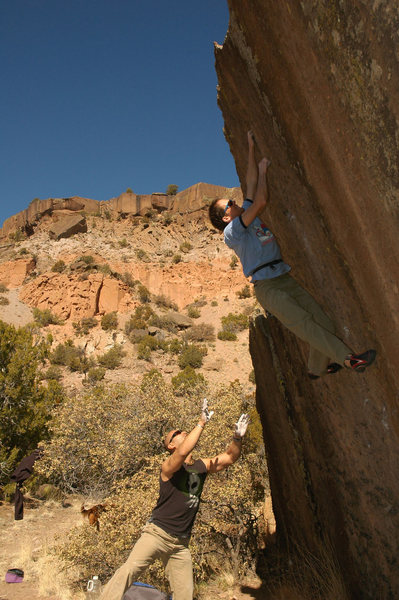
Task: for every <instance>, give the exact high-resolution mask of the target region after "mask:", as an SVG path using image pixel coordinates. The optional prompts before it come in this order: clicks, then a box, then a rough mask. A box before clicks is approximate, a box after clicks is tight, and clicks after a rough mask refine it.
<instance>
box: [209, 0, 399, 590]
mask: <svg viewBox="0 0 399 600" xmlns="http://www.w3.org/2000/svg"><path fill="white" fill-rule="evenodd" d="M228 4H229V8H230V24H229V30H228V34H227V37H226V40H225V41H224V44H223V46H221V45H217V44H216V45H215V55H216V70H217V74H218V79H219V91H218V102H219V105H220V108H221V110H222V112H223V117H224V121H225V135H226V139H227V141H228V143H229V145H230V149H231V152H232V154H233V156H234V158H235V161H236V166H237V171H238V173H239V177H240V179H241V182H242V184H243V187H244V188H245V170H246V155H247V147H246V132H247V130H248V129H249V128H252V129H253V130H254V133H255V137H256V140H257V144H258V156H257V157H258V159H260V158H261V157H262V156H267V157H269V158H270V159H271V160H272V166H271V168H270V170H269V192H270V206H269V208H268V210H267V211H266V212H265V214H264V215H263V216H264V219H265V220H266V221H267V223H268V224H269V226H270V227H271V229H272V231H273V232H274V233H275V235H276V236H277V237H278V239H279V242H280V245H281V248H282V251H283V256H284V258H285V260H286V261H287V262H288V263H289V264H290V265H292V267H293V268H292V274H293V275H294V277H295V278H297V279H298V281H299V282H301V283H302V284H304V285H305V287H306V288H307V289H308V290H309V291H310V292H311V293H312V294H313V295H314V296H315V297H316V298H317V300H318V301H319V302H320V303H321V304H322V305H323V306H324V308H325V310H326V312H327V313H328V314H329V315H331V316H332V317H333V318H334V320H335V323H336V325H337V331H338V334H339V336H340V337H341V338H342V339H343V340H344V341H345V342H346V343H347V344H348V345H349V346H350V347H352V348H353V349H354V350H355V351H357V352H360V351H363V350H366V349H367V348H376V349H377V351H378V358H377V362H376V364H375V366H373V367H372V368H370V370H369V371H367V372H366V373H365V374H363V375H360V374H355V373H349V372H343V371H341V372H340V373H338V374H336V375H332V376H329V377H327V378H324V379H322V380H318V381H315V382H312V381H311V380H309V379H308V378H307V376H306V357H307V348H306V347H305V345H303V344H302V343H301V342H299V341H298V340H297V339H296V338H295V337H294V336H292V335H291V334H290V333H289V332H288V331H286V330H284V329H283V328H282V327H280V325H279V324H278V323H277V322H276V321H275V320H274V319H272V320H271V321H270V331H269V333H267V330H268V329H269V328H267V329H265V327H264V325H265V324H264V323H263V322H262V323H260V322H257V323H256V324H255V325H254V326H253V328H252V330H251V352H252V356H253V361H254V365H255V371H256V381H257V386H258V393H257V402H258V408H259V411H260V414H261V418H262V422H263V427H264V432H265V442H266V447H267V453H268V457H269V464H270V475H271V488H272V495H273V505H274V509H275V513H276V520H277V531H278V535H280V536H286V537H287V538H288V539H289V540H290V541H291V542H295V543H297V544H299V545H300V546H304V547H307V548H310V549H311V550H313V551H315V552H317V548H318V547H320V545H322V546H324V548H327V550H328V552H329V553H330V554H331V555H333V556H334V557H335V558H336V559H337V561H338V563H339V565H340V569H341V571H342V574H343V577H344V579H345V582H346V585H347V588H348V592H349V594H350V596H351V597H353V598H377V597H378V598H397V597H398V596H399V568H398V558H397V554H398V553H397V532H398V530H399V516H398V509H399V480H398V467H399V460H398V457H399V443H398V433H399V422H398V410H397V407H398V399H399V392H398V390H399V375H398V373H399V352H398V350H399V348H398V346H399V344H398V337H399V336H398V329H399V310H398V306H399V302H398V300H399V297H398V296H399V294H398V279H399V278H398V275H399V269H398V256H399V252H398V250H399V241H398V239H399V238H398V201H399V180H398V175H399V173H398V164H399V163H398V139H399V135H398V122H399V114H398V113H399V102H398V99H399V98H398V97H399V68H398V57H399V53H398V50H397V49H398V47H399V43H398V42H399V27H398V25H399V8H398V5H397V3H396V2H394V1H393V0H389V1H387V0H378V1H375V2H371V3H370V2H365V1H362V0H352V1H351V2H349V1H346V0H340V1H338V0H331V1H330V2H321V1H317V0H304V1H302V2H299V1H298V0H292V1H290V2H271V1H270V0H268V1H267V0H257V1H255V2H251V3H246V2H245V3H244V2H241V1H239V0H229V2H228Z"/></svg>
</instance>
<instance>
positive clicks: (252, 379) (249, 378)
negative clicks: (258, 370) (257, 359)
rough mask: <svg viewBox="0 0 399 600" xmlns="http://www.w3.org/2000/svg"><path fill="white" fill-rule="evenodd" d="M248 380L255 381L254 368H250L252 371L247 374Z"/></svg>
mask: <svg viewBox="0 0 399 600" xmlns="http://www.w3.org/2000/svg"><path fill="white" fill-rule="evenodd" d="M248 381H250V382H251V383H256V381H255V370H254V369H252V371H251V372H250V374H249V375H248Z"/></svg>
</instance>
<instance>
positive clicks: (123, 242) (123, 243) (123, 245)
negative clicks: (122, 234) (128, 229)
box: [119, 238, 129, 248]
mask: <svg viewBox="0 0 399 600" xmlns="http://www.w3.org/2000/svg"><path fill="white" fill-rule="evenodd" d="M128 245H129V244H128V241H127V239H126V238H122V239H121V240H119V246H120V247H121V248H127V247H128Z"/></svg>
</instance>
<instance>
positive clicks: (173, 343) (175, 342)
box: [168, 338, 184, 354]
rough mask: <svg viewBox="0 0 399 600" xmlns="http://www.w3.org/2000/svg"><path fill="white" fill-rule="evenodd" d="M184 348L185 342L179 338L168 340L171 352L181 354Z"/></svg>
mask: <svg viewBox="0 0 399 600" xmlns="http://www.w3.org/2000/svg"><path fill="white" fill-rule="evenodd" d="M183 348H184V342H182V341H181V340H179V339H178V338H173V339H172V340H170V341H169V342H168V352H170V354H180V352H181V351H182V350H183Z"/></svg>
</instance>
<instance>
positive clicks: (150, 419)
mask: <svg viewBox="0 0 399 600" xmlns="http://www.w3.org/2000/svg"><path fill="white" fill-rule="evenodd" d="M175 414H176V401H175V400H174V398H173V393H172V391H171V390H168V389H167V388H166V387H165V385H164V384H163V383H162V382H161V381H159V379H157V378H155V379H154V378H150V381H147V383H146V385H145V386H144V387H142V388H140V387H139V386H138V385H135V386H124V385H107V386H106V387H104V386H102V385H99V386H96V387H94V388H91V389H88V390H86V391H84V392H82V393H81V394H80V395H79V397H76V398H69V399H67V400H66V401H65V402H64V403H63V404H62V405H60V406H58V407H57V408H56V409H55V410H54V414H53V418H52V421H51V425H50V429H51V434H52V436H51V441H50V442H49V443H48V444H46V452H45V456H44V457H43V459H44V460H43V459H42V461H41V463H42V464H41V465H40V467H41V468H40V472H41V473H43V474H45V475H46V476H47V479H48V480H49V481H50V482H51V483H54V484H56V485H59V486H60V488H61V489H62V490H63V491H65V492H74V491H75V492H80V493H83V494H91V493H93V492H94V491H97V492H98V491H100V490H101V493H103V494H107V493H109V492H110V490H111V486H112V485H113V483H114V482H117V481H120V480H121V479H122V478H123V477H125V476H127V475H133V474H134V473H135V471H137V470H138V469H140V468H141V467H142V466H143V465H144V464H145V462H146V459H147V457H148V456H151V455H153V454H159V453H160V452H162V431H163V429H164V428H169V429H170V428H171V427H172V422H171V419H172V418H173V415H175ZM160 432H161V433H160Z"/></svg>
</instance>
